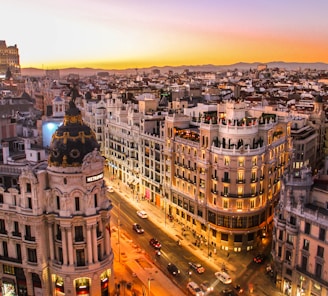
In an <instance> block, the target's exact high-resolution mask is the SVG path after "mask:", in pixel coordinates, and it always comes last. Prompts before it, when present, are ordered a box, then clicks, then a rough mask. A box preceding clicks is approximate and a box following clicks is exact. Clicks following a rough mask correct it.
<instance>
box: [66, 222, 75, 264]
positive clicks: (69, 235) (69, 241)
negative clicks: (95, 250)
mask: <svg viewBox="0 0 328 296" xmlns="http://www.w3.org/2000/svg"><path fill="white" fill-rule="evenodd" d="M67 251H68V261H69V265H74V249H73V237H72V229H71V228H67Z"/></svg>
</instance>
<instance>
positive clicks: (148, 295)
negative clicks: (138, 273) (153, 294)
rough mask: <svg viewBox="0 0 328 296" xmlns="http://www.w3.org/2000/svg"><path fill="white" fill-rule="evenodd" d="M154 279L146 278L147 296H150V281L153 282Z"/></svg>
mask: <svg viewBox="0 0 328 296" xmlns="http://www.w3.org/2000/svg"><path fill="white" fill-rule="evenodd" d="M153 280H154V279H153V278H151V277H149V278H148V296H150V281H153Z"/></svg>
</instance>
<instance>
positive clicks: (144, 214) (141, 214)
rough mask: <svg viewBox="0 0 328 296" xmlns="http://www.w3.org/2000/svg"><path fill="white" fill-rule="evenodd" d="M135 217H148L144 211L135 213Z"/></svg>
mask: <svg viewBox="0 0 328 296" xmlns="http://www.w3.org/2000/svg"><path fill="white" fill-rule="evenodd" d="M137 215H138V216H139V217H141V218H142V219H147V218H148V215H147V212H146V211H137Z"/></svg>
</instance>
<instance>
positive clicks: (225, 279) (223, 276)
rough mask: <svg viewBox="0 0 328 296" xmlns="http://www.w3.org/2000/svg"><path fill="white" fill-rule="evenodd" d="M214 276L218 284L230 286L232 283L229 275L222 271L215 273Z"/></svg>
mask: <svg viewBox="0 0 328 296" xmlns="http://www.w3.org/2000/svg"><path fill="white" fill-rule="evenodd" d="M215 276H216V277H217V278H218V279H219V280H220V282H222V283H223V284H226V285H227V284H231V282H232V279H231V277H230V275H229V274H227V273H226V272H224V271H217V272H216V273H215Z"/></svg>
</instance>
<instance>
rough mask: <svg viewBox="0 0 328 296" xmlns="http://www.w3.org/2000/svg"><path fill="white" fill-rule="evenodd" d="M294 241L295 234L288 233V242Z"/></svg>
mask: <svg viewBox="0 0 328 296" xmlns="http://www.w3.org/2000/svg"><path fill="white" fill-rule="evenodd" d="M293 241H294V236H293V235H291V234H288V235H287V243H289V244H291V245H292V244H293Z"/></svg>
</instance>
